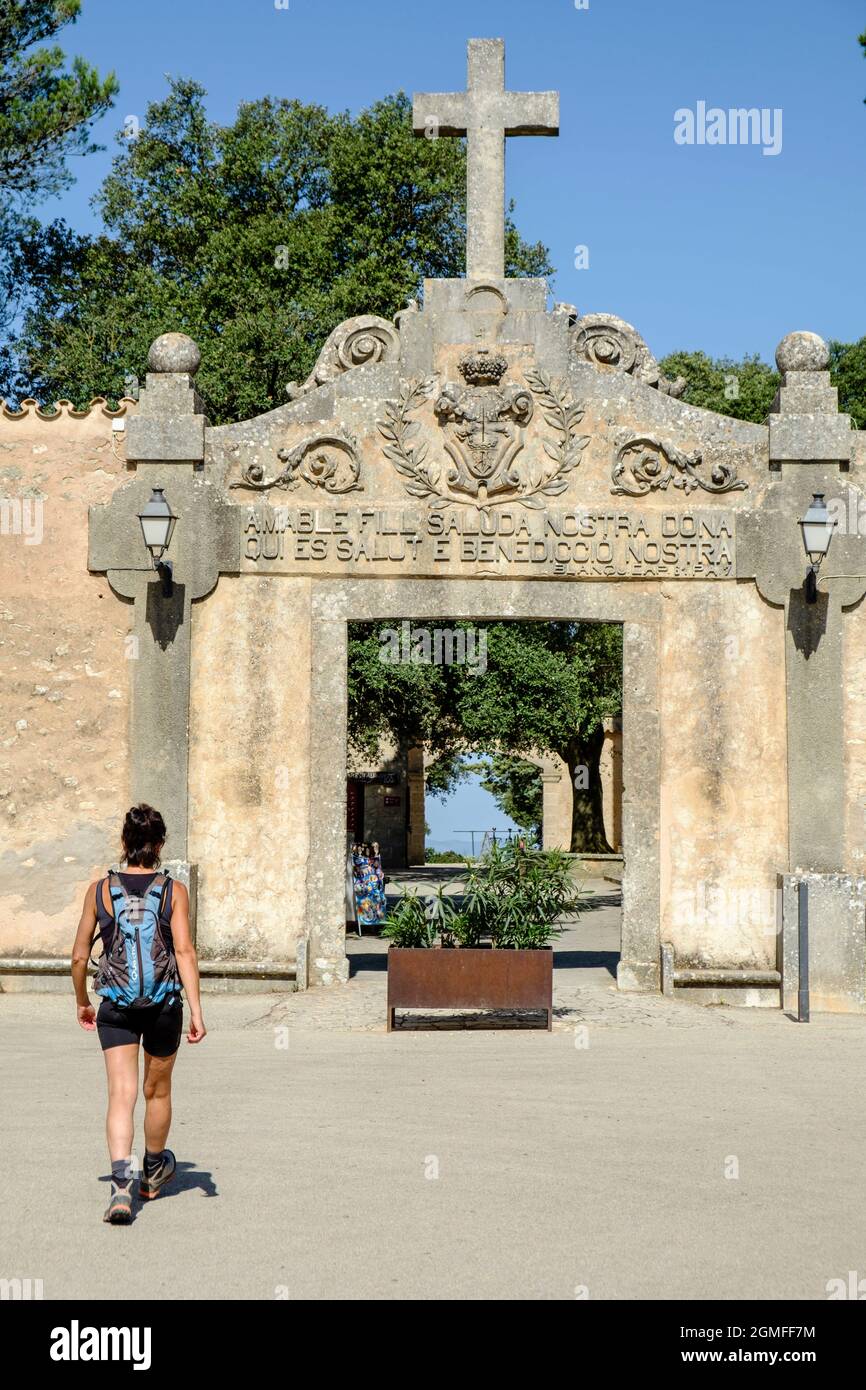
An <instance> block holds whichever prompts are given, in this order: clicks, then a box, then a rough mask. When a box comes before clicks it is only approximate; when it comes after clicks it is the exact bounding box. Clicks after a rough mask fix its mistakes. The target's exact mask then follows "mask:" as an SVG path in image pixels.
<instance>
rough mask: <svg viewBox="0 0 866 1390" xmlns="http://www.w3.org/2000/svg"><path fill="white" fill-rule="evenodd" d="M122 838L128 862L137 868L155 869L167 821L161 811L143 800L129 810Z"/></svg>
mask: <svg viewBox="0 0 866 1390" xmlns="http://www.w3.org/2000/svg"><path fill="white" fill-rule="evenodd" d="M121 839H122V841H123V857H124V859H125V860H126V862H127V864H129V865H130V866H131V867H133V868H137V869H155V868H157V866H158V865H159V851H160V849H161V848H162V846H163V844H164V842H165V821H164V820H163V818H162V816H161V815H160V814H159V811H155V810H154V809H153V807H152V806H148V805H147V803H146V802H144V801H142V802H141V804H140V805H139V806H130V808H129V810H128V811H127V813H126V818H125V820H124V822H123V830H122V831H121Z"/></svg>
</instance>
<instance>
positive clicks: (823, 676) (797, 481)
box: [737, 333, 866, 1007]
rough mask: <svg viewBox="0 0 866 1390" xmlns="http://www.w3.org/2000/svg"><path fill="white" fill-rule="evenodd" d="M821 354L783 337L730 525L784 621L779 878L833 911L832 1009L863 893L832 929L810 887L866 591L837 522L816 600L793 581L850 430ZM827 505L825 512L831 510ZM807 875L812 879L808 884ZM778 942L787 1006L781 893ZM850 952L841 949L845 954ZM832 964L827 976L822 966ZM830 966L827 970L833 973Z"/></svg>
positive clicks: (860, 939) (831, 826) (840, 761)
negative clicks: (783, 838) (846, 673)
mask: <svg viewBox="0 0 866 1390" xmlns="http://www.w3.org/2000/svg"><path fill="white" fill-rule="evenodd" d="M828 361H829V352H828V349H827V345H826V343H824V342H823V340H822V339H821V338H819V337H818V336H817V334H814V333H790V334H788V336H787V337H786V338H783V339H782V342H781V343H780V344H779V347H778V349H777V351H776V362H777V365H778V367H779V370H780V371H781V373H782V386H781V389H780V390H779V392H778V395H777V397H776V400H775V402H774V405H773V410H772V413H771V415H770V418H769V422H768V423H769V466H770V470H771V473H772V474H774V475H775V481H774V482H773V483H772V484H771V486H770V490H769V495H768V498H767V501H766V503H765V504H764V506H763V507H762V508H761V511H760V512H756V513H745V514H744V515H743V516H741V517H738V519H737V553H738V559H737V567H738V568H737V576H738V578H740V579H743V578H753V579H754V581H755V583H756V585H757V587H758V590H759V592H760V593H761V595H762V596H763V597H764V599H766V601H767V602H768V603H771V604H773V605H774V606H776V607H778V608H779V609H780V610H781V611H782V613H783V615H784V623H785V637H786V640H785V684H786V701H785V717H786V720H787V735H788V863H787V865H780V866H779V867H780V879H781V878H785V879H786V882H788V881H789V879H790V875H794V876H798V877H799V876H801V875H804V874H805V875H811V879H810V882H811V885H812V893H811V896H812V897H813V898H814V900H815V902H816V903H817V902H818V901H826V902H829V901H831V900H832V901H833V902H834V904H835V907H834V911H833V912H827V911H824V912H818V913H816V914H814V915H813V918H812V921H811V923H810V935H811V936H812V940H813V944H814V946H815V951H816V959H820V960H822V961H823V962H824V963H825V969H824V975H823V977H822V981H821V989H822V999H823V1001H824V1002H823V1005H822V1007H832V1006H833V1005H832V1000H833V998H834V991H835V993H836V994H837V995H838V998H839V999H840V1000H842V1001H844V1000H847V999H848V998H849V996H850V980H851V978H852V977H853V976H855V975H858V976H859V978H860V980H861V993H862V988H863V987H862V981H863V978H864V973H866V947H864V942H866V925H864V922H863V910H862V903H863V896H864V895H863V893H862V892H861V891H860V890H859V888H857V885H856V883H854V881H852V882H851V885H850V887H851V891H850V892H849V893H848V896H847V898H846V899H845V901H847V902H848V904H849V906H850V910H851V912H852V913H854V914H855V916H856V921H855V922H853V924H852V925H851V930H850V931H848V930H844V931H843V930H842V927H841V923H840V917H839V913H838V911H837V910H836V909H838V905H839V903H840V902H841V901H842V898H843V896H844V895H840V894H838V893H836V894H835V896H834V894H833V893H832V892H831V891H830V888H829V887H828V890H827V892H826V893H824V892H823V891H821V890H820V886H819V883H818V879H820V878H821V877H823V878H825V879H826V881H827V884H828V885H830V884H831V883H832V882H835V881H836V880H837V879H838V876H839V875H840V874H841V873H842V872H843V870H844V868H845V857H846V856H845V795H846V789H845V734H844V708H843V688H842V682H843V669H844V668H843V653H844V641H845V631H846V626H847V624H849V623H850V622H853V621H862V616H857V615H855V614H847V613H846V611H845V610H846V609H847V608H850V607H851V606H852V605H854V604H856V603H858V602H859V600H860V599H861V598H862V597H863V595H864V593H866V578H864V577H863V576H864V575H866V546H864V543H863V539H862V538H861V537H860V536H859V535H858V534H856V531H855V534H853V535H851V534H848V533H847V527H842V526H840V527H839V528H838V529H837V531H836V532H835V534H834V535H833V539H832V542H831V545H830V550H829V553H828V555H827V557H826V559H825V560H824V562H823V564H822V567H821V571H820V573H819V579H818V597H817V602H815V603H813V604H810V603H807V602H806V598H805V594H804V580H805V576H806V571H807V567H808V559H807V556H806V553H805V550H804V547H803V540H802V535H801V530H800V527H799V525H798V522H799V520H800V519H801V518H802V517H803V516H804V515H805V512H806V509H807V508H808V506H809V503H810V501H811V499H812V496H813V494H814V493H823V494H824V496H825V498H826V500H827V504H828V506H829V507H830V510H831V516H832V515H833V514H834V513H835V514H836V515H838V514H839V513H840V512H841V513H842V514H843V515H845V516H847V507H845V506H844V500H845V493H846V490H847V478H846V474H847V473H848V470H849V466H850V460H851V452H852V441H853V434H852V431H851V421H850V418H849V417H848V416H846V415H839V414H838V403H837V393H836V391H835V389H834V388H833V387H831V385H830V374H829V372H828V371H827V370H826V368H827V364H828ZM834 504H835V505H834ZM816 875H817V876H818V879H816ZM781 920H782V939H781V941H780V943H779V947H780V949H779V958H780V963H781V965H782V968H783V972H784V974H785V976H786V993H787V997H788V999H789V1000H790V997H791V990H792V986H791V985H790V984H789V983H788V981H790V979H791V978H792V971H793V970H794V969H795V960H796V936H797V912H796V893H793V892H791V891H789V889H788V888H786V891H785V892H784V893H783V895H782V912H781ZM840 931H841V933H842V935H843V936H844V938H845V939H846V940H847V941H848V942H849V943H852V945H851V949H852V950H853V949H856V953H857V960H856V961H853V960H851V959H848V960H847V962H843V961H842V960H841V958H840V957H839V954H838V951H837V950H836V949H835V948H834V949H830V943H829V942H828V941H824V940H823V939H822V933H827V932H829V933H831V934H832V935H833V936H834V938H835V937H837V936H838V935H839V933H840ZM849 954H850V953H849ZM831 961H835V962H836V965H838V971H837V978H836V981H835V984H834V981H833V980H832V979H831V978H830V975H829V974H828V971H830V973H832V971H831V969H830V966H829V964H827V963H828V962H831ZM834 968H835V967H834Z"/></svg>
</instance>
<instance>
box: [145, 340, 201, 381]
mask: <svg viewBox="0 0 866 1390" xmlns="http://www.w3.org/2000/svg"><path fill="white" fill-rule="evenodd" d="M147 365H148V367H149V368H150V370H151V371H152V372H186V373H188V374H189V376H195V374H196V372H197V371H198V369H199V367H200V366H201V352H200V351H199V347H198V344H197V343H195V342H194V341H193V339H192V338H189V337H187V335H186V333H163V334H162V336H161V337H160V338H156V339H154V341H153V342H152V343H151V345H150V351H149V352H148V354H147Z"/></svg>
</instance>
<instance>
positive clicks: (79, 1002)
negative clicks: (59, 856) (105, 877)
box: [72, 883, 96, 1033]
mask: <svg viewBox="0 0 866 1390" xmlns="http://www.w3.org/2000/svg"><path fill="white" fill-rule="evenodd" d="M95 931H96V884H95V883H91V885H90V887H89V888H88V890H87V892H86V893H85V895H84V906H83V907H82V909H81V918H80V920H79V923H78V930H77V932H76V933H75V941H74V942H73V944H72V984H73V987H74V989H75V1004H76V1009H77V1012H78V1022H79V1023H80V1025H81V1027H82V1028H85V1029H86V1030H87V1032H88V1033H92V1032H93V1030H94V1028H95V1027H96V1016H95V1014H94V1012H93V1005H92V1004H91V1002H90V999H89V997H88V994H87V962H88V961H89V960H90V948H91V946H92V945H93V937H94V933H95Z"/></svg>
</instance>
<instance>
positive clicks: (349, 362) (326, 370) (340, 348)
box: [286, 310, 406, 401]
mask: <svg viewBox="0 0 866 1390" xmlns="http://www.w3.org/2000/svg"><path fill="white" fill-rule="evenodd" d="M403 312H406V311H405V310H404V311H403ZM398 317H399V316H398ZM399 349H400V336H399V333H398V332H397V329H396V328H395V327H394V324H393V323H390V322H389V321H388V319H383V318H379V317H378V315H376V314H361V315H359V317H357V318H354V319H346V321H345V323H341V324H339V325H338V326H337V327H336V328H335V329H334V331H333V333H331V335H330V337H329V338H328V340H327V342H326V343H325V345H324V347H323V348H322V351H321V352H320V353H319V356H318V358H317V359H316V365H315V367H314V368H313V370H312V372H311V373H310V375H309V376H308V377H307V380H306V381H305V382H304V383H303V385H299V384H298V382H296V381H292V382H290V383H289V385H288V386H287V387H286V394H287V395H288V397H289V400H290V401H294V400H299V399H300V397H301V396H305V395H306V394H307V393H308V392H309V391H315V389H316V387H317V386H324V385H325V383H326V382H329V381H333V380H334V378H335V377H338V376H341V375H342V373H343V372H349V371H351V370H352V369H353V368H354V367H366V366H369V365H370V363H373V362H386V361H391V360H394V359H396V358H397V357H398V356H399Z"/></svg>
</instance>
